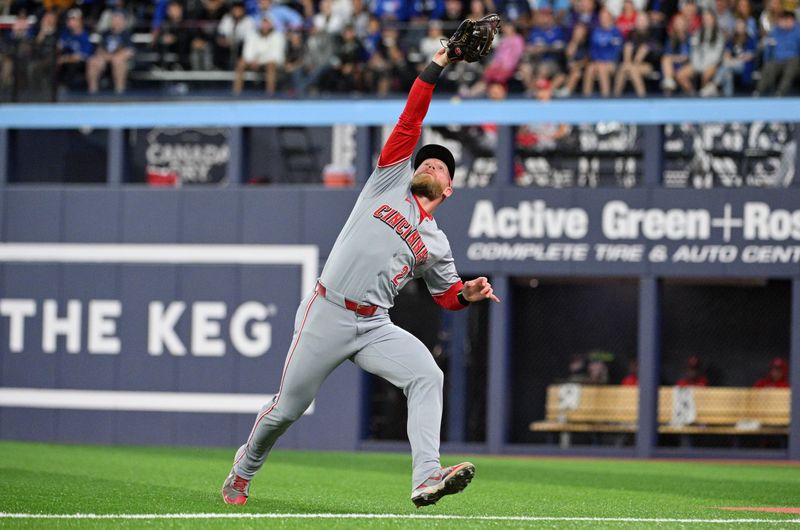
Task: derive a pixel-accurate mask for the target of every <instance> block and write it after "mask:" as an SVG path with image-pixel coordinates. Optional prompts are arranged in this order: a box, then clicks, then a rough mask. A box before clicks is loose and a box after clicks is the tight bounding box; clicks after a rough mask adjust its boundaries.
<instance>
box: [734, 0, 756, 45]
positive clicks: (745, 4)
mask: <svg viewBox="0 0 800 530" xmlns="http://www.w3.org/2000/svg"><path fill="white" fill-rule="evenodd" d="M735 15H736V18H737V19H741V20H744V22H745V26H746V27H747V34H748V35H749V36H750V37H752V38H754V39H758V37H759V35H758V22H756V19H755V18H753V8H752V6H751V5H750V0H736V14H735ZM734 29H735V28H734Z"/></svg>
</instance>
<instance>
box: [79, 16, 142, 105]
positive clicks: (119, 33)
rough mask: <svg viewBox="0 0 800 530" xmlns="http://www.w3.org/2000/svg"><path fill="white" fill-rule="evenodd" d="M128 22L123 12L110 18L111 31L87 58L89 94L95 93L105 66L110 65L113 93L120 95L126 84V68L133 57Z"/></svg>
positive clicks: (107, 32) (105, 34)
mask: <svg viewBox="0 0 800 530" xmlns="http://www.w3.org/2000/svg"><path fill="white" fill-rule="evenodd" d="M127 27H128V21H127V18H126V16H125V12H124V11H117V12H116V13H115V14H114V16H113V17H112V18H111V29H110V30H109V31H106V32H105V33H103V35H102V36H101V37H100V44H99V45H98V46H97V50H95V53H94V55H92V56H91V57H90V58H89V62H88V64H87V65H86V82H87V84H88V85H89V93H90V94H94V93H96V92H97V90H98V88H99V84H100V77H101V76H102V75H103V72H105V69H106V66H107V65H108V64H109V63H110V64H111V79H112V81H113V83H114V92H116V93H117V94H122V93H124V92H125V86H126V85H127V83H128V67H129V63H130V61H131V59H132V58H133V55H134V48H133V42H131V34H130V31H128V29H127Z"/></svg>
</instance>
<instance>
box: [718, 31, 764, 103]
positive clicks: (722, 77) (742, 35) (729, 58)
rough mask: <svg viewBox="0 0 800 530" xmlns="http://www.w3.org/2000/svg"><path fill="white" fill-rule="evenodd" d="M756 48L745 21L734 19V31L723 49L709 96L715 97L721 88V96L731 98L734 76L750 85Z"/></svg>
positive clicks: (744, 83) (754, 40)
mask: <svg viewBox="0 0 800 530" xmlns="http://www.w3.org/2000/svg"><path fill="white" fill-rule="evenodd" d="M756 46H757V45H756V39H755V38H754V37H753V36H752V35H750V34H749V32H748V30H747V21H746V20H745V19H742V18H738V19H736V30H735V32H734V34H733V37H732V38H731V40H730V41H729V42H728V44H727V46H726V48H725V53H724V54H723V56H722V64H721V65H720V66H719V69H718V70H717V74H716V75H715V76H714V89H713V93H712V94H711V95H716V94H717V92H718V88H719V87H722V94H723V95H725V96H726V97H731V96H733V91H734V76H739V79H741V83H742V84H743V85H745V86H749V85H751V84H752V82H753V66H754V63H755V57H756Z"/></svg>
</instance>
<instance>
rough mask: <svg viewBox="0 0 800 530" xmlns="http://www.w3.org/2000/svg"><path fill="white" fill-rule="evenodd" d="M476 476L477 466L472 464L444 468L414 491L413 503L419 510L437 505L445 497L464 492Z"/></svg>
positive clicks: (465, 463) (464, 463) (463, 463)
mask: <svg viewBox="0 0 800 530" xmlns="http://www.w3.org/2000/svg"><path fill="white" fill-rule="evenodd" d="M474 476H475V466H474V465H473V464H472V463H470V462H462V463H460V464H458V465H455V466H450V467H443V468H442V469H441V470H439V472H438V473H435V474H433V475H431V476H430V477H428V479H427V480H425V482H423V483H422V484H420V485H419V486H417V487H416V489H414V493H412V494H411V502H413V503H414V506H416V507H417V508H421V507H423V506H428V505H430V504H436V502H437V501H438V500H439V499H441V498H442V497H444V496H445V495H452V494H453V493H461V492H462V491H464V488H466V487H467V485H469V483H470V481H471V480H472V478H473V477H474Z"/></svg>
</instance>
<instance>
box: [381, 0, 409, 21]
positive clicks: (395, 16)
mask: <svg viewBox="0 0 800 530" xmlns="http://www.w3.org/2000/svg"><path fill="white" fill-rule="evenodd" d="M409 4H410V2H406V1H403V0H373V2H372V14H373V15H375V16H376V17H378V18H379V19H380V20H382V21H387V20H389V21H394V22H405V21H407V20H408V19H409V18H410V16H411V13H410V12H409V8H410V7H411V6H410V5H409Z"/></svg>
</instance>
